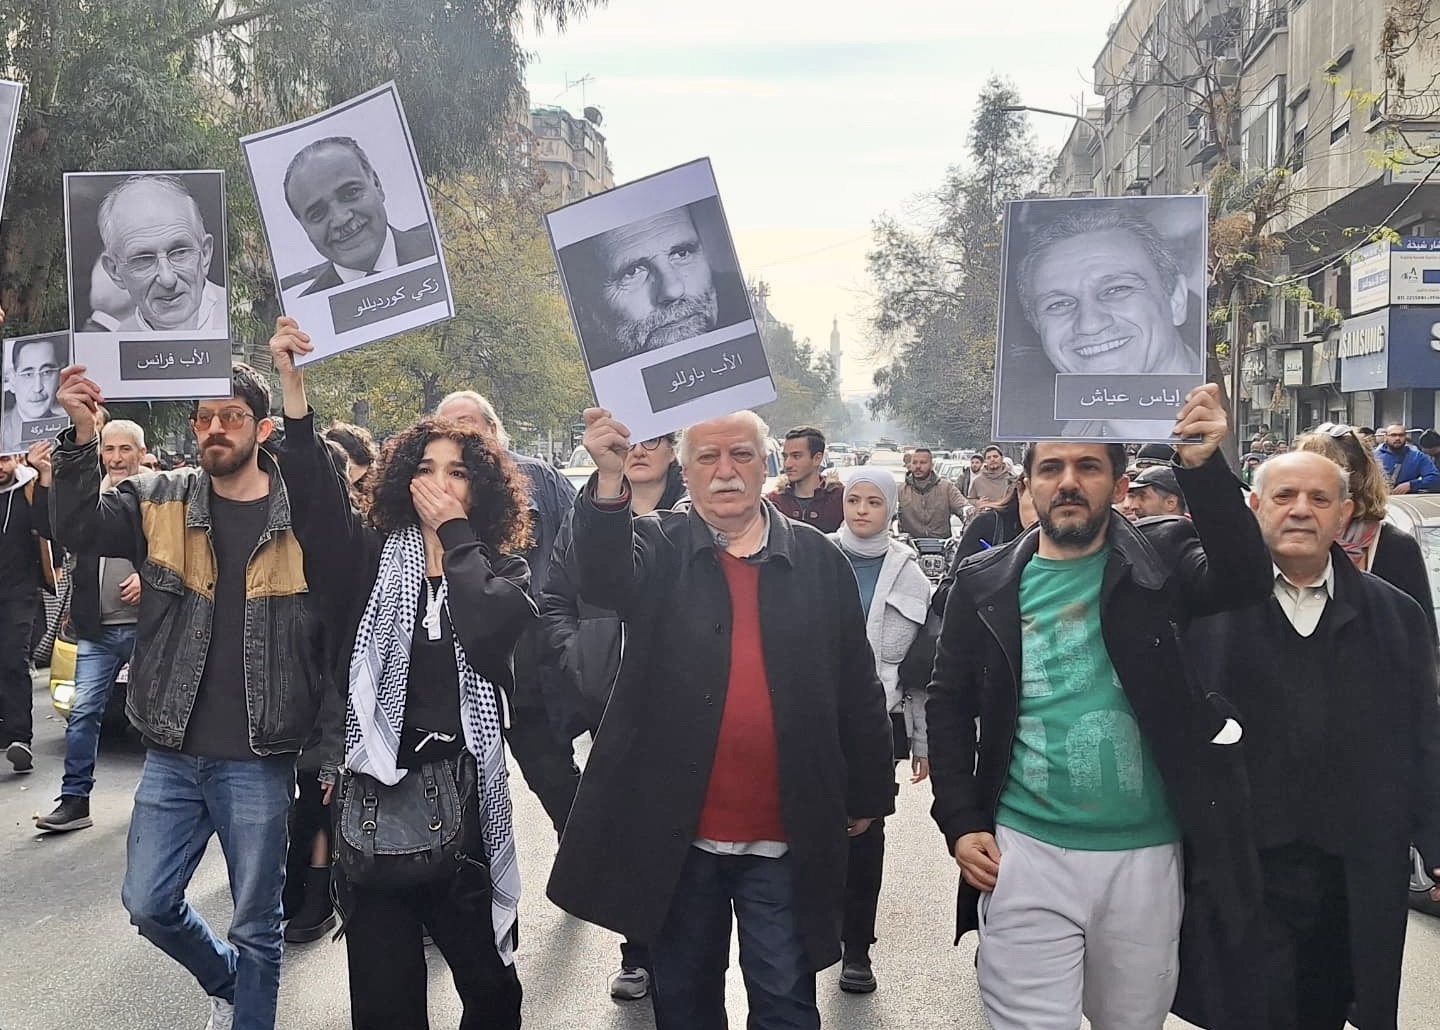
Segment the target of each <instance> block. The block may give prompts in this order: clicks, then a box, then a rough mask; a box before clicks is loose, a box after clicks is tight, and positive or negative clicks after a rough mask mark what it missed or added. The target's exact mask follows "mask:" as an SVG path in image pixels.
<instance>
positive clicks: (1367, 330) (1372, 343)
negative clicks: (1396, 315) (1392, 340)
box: [1336, 319, 1385, 358]
mask: <svg viewBox="0 0 1440 1030" xmlns="http://www.w3.org/2000/svg"><path fill="white" fill-rule="evenodd" d="M1351 321H1354V320H1353V319H1352V320H1351ZM1336 347H1337V349H1338V351H1339V356H1340V357H1342V358H1363V357H1364V356H1365V355H1367V354H1379V353H1380V352H1381V351H1383V350H1384V349H1385V323H1384V322H1380V323H1378V324H1376V325H1365V326H1356V327H1355V328H1353V329H1352V328H1350V322H1346V323H1345V325H1344V326H1342V327H1341V329H1340V341H1339V343H1338V344H1337V345H1336Z"/></svg>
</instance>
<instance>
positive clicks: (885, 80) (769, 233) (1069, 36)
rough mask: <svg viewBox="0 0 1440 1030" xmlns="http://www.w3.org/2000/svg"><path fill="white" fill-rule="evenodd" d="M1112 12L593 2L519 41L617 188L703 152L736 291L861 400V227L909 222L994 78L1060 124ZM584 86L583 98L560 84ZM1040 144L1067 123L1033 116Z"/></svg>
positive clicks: (778, 2)
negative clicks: (735, 254) (563, 22)
mask: <svg viewBox="0 0 1440 1030" xmlns="http://www.w3.org/2000/svg"><path fill="white" fill-rule="evenodd" d="M1121 8H1122V5H1120V4H1118V3H1117V2H1116V0H1029V2H1027V3H1023V4H1021V3H1015V4H1006V3H999V4H997V3H994V2H985V3H981V2H978V0H886V2H875V0H867V2H865V3H860V2H858V0H728V2H726V3H687V2H676V0H666V2H663V3H662V2H658V0H611V2H610V5H609V6H608V7H604V8H599V9H597V10H596V11H594V12H593V13H592V14H591V15H590V16H589V17H588V18H587V19H585V20H581V21H576V22H575V23H573V24H572V25H571V26H570V28H569V29H568V30H567V32H566V33H565V34H564V35H563V36H557V35H555V34H554V33H553V32H547V33H545V34H543V35H540V36H531V37H529V46H530V48H531V50H532V60H531V64H530V67H529V71H528V73H527V81H528V85H529V88H530V96H531V102H532V103H533V104H559V105H562V106H564V107H567V108H568V109H569V110H570V111H571V112H572V113H574V114H577V115H578V114H579V113H580V111H581V108H582V107H584V106H585V105H586V104H590V105H593V106H595V107H598V108H600V110H601V111H602V112H603V113H604V125H603V126H602V128H601V131H602V132H603V133H604V134H605V136H606V140H607V144H608V146H609V149H610V158H611V163H612V165H613V167H614V169H615V180H616V182H617V183H623V182H628V181H629V180H631V179H636V178H639V177H641V176H644V175H648V174H650V173H651V172H656V171H659V170H661V169H664V168H668V167H671V166H672V165H677V164H681V163H683V162H685V161H690V160H693V159H694V158H697V157H704V156H708V157H710V158H711V160H712V161H713V162H714V165H715V175H716V178H717V180H718V181H719V184H720V195H721V198H722V199H723V201H724V204H725V209H726V215H727V217H728V218H729V221H730V225H731V228H732V229H733V231H734V233H735V237H736V244H737V247H738V249H739V255H740V263H741V266H742V268H743V269H744V271H745V274H746V276H747V277H749V278H752V279H755V278H759V279H763V280H765V281H766V282H768V283H769V284H770V286H771V302H770V306H771V310H772V311H773V312H774V313H775V314H776V315H777V317H779V318H780V319H781V320H782V321H785V322H789V323H790V324H791V325H793V326H794V328H795V333H796V335H797V336H799V337H801V338H804V337H809V338H810V340H811V342H812V343H814V344H815V345H816V346H817V347H819V348H820V349H825V348H828V346H829V339H830V327H831V318H832V317H837V318H838V319H839V321H840V333H841V337H842V340H843V346H844V354H845V360H844V365H843V373H844V378H843V383H842V386H843V388H844V389H845V390H846V391H847V392H849V391H860V390H868V389H870V388H871V382H870V374H871V371H872V369H873V363H872V362H871V361H870V354H869V340H868V338H867V334H866V331H865V320H866V315H867V310H868V307H869V297H868V284H867V282H866V276H865V264H864V260H865V251H866V249H867V246H868V244H869V239H870V237H869V227H870V223H871V221H872V219H874V218H875V217H876V216H877V215H880V214H882V213H885V212H890V213H893V214H896V215H899V216H901V217H902V218H903V217H904V216H905V215H906V213H907V211H912V210H913V207H914V198H915V197H916V196H917V195H918V194H920V193H922V192H924V191H926V190H929V189H933V188H934V187H935V186H936V185H938V184H939V183H940V181H941V179H942V177H943V175H944V172H945V168H946V166H947V165H949V164H952V163H955V162H956V161H959V160H961V159H962V158H963V156H964V144H965V134H966V131H967V129H968V127H969V124H970V120H971V116H972V112H973V108H974V103H975V98H976V95H977V94H978V93H979V91H980V88H981V86H982V85H983V84H984V82H985V80H986V79H987V78H988V77H989V76H990V75H992V74H999V75H1002V76H1005V77H1008V78H1009V79H1011V80H1012V81H1013V82H1014V84H1015V85H1016V87H1017V88H1018V90H1019V91H1020V95H1021V96H1022V98H1023V100H1024V102H1025V103H1027V104H1033V105H1035V106H1038V107H1051V108H1058V109H1060V110H1065V111H1070V110H1074V111H1078V110H1079V104H1080V101H1081V97H1082V95H1085V94H1086V93H1087V84H1088V82H1089V79H1090V69H1091V66H1092V64H1093V62H1094V59H1095V57H1096V56H1097V54H1098V53H1099V51H1100V48H1101V46H1102V45H1103V44H1104V42H1105V35H1106V31H1107V29H1108V27H1109V24H1110V22H1111V20H1112V19H1113V18H1114V17H1115V15H1116V14H1117V13H1118V11H1119V10H1121ZM585 76H589V77H591V78H592V79H593V81H591V82H588V83H585V84H584V85H573V86H569V87H568V88H567V83H569V82H574V81H575V80H579V79H581V78H582V77H585ZM1032 125H1033V127H1034V129H1035V131H1036V135H1037V136H1038V138H1039V140H1040V142H1041V144H1042V146H1045V147H1048V148H1050V149H1052V150H1053V149H1055V148H1058V147H1059V145H1060V144H1061V143H1062V142H1064V139H1065V136H1066V135H1067V133H1068V132H1069V131H1070V128H1071V123H1070V122H1068V121H1066V120H1065V119H1061V118H1053V117H1043V116H1032Z"/></svg>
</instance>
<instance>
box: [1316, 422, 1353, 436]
mask: <svg viewBox="0 0 1440 1030" xmlns="http://www.w3.org/2000/svg"><path fill="white" fill-rule="evenodd" d="M1311 431H1312V432H1315V433H1324V434H1325V435H1326V436H1328V437H1331V438H1332V439H1335V440H1343V439H1344V438H1345V437H1347V436H1355V435H1356V434H1357V433H1359V430H1358V429H1356V428H1355V427H1354V426H1347V425H1342V424H1338V423H1335V422H1321V423H1320V424H1319V425H1318V426H1316V427H1315V428H1314V429H1313V430H1311Z"/></svg>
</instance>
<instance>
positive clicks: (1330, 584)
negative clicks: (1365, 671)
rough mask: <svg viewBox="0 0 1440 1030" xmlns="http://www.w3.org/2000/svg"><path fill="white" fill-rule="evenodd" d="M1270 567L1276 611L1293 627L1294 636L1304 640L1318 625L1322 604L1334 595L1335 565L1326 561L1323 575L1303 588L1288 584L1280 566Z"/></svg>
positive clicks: (1323, 607) (1323, 609)
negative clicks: (1272, 576) (1278, 607)
mask: <svg viewBox="0 0 1440 1030" xmlns="http://www.w3.org/2000/svg"><path fill="white" fill-rule="evenodd" d="M1271 568H1272V569H1274V571H1275V600H1277V601H1279V602H1280V610H1281V611H1282V612H1284V613H1285V617H1286V618H1287V619H1289V620H1290V625H1292V626H1294V627H1295V632H1296V633H1299V634H1300V635H1301V636H1302V637H1308V636H1309V635H1310V634H1312V633H1314V632H1315V627H1316V626H1318V625H1319V624H1320V616H1321V615H1323V614H1325V605H1326V604H1328V603H1329V601H1330V598H1332V597H1334V596H1335V563H1334V562H1333V561H1327V562H1326V563H1325V574H1324V575H1323V576H1321V577H1320V579H1319V580H1317V581H1316V582H1314V583H1310V584H1307V585H1305V586H1298V585H1296V584H1294V583H1292V582H1290V580H1289V579H1287V578H1286V577H1285V573H1283V572H1281V571H1280V566H1278V565H1275V564H1273V563H1272V564H1271Z"/></svg>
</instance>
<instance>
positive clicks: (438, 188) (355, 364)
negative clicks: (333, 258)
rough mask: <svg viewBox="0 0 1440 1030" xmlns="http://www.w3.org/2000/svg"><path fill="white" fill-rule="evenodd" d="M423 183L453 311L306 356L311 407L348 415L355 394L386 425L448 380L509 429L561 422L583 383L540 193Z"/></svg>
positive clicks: (474, 181)
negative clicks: (484, 401) (493, 409)
mask: <svg viewBox="0 0 1440 1030" xmlns="http://www.w3.org/2000/svg"><path fill="white" fill-rule="evenodd" d="M431 191H432V195H433V197H434V200H435V206H436V215H437V218H438V219H439V221H440V228H441V234H442V235H443V237H444V239H445V254H446V260H447V262H448V264H449V267H450V276H451V285H452V287H453V289H454V291H455V302H456V311H457V314H456V317H455V318H453V319H451V320H449V321H447V322H441V323H440V324H438V325H435V326H431V327H430V328H428V329H423V330H419V331H416V332H411V333H405V334H404V335H402V336H400V337H397V338H396V339H395V340H391V341H386V342H384V343H381V344H377V345H374V346H370V347H361V348H358V349H356V350H353V351H349V352H346V353H344V354H341V355H338V356H336V357H333V358H330V359H327V360H326V361H324V362H321V363H319V364H317V365H315V366H314V367H313V371H312V372H311V374H310V375H309V377H308V379H309V381H310V383H311V384H312V392H313V393H314V395H315V398H316V401H315V403H316V408H317V410H319V411H321V412H322V413H324V414H326V415H328V416H331V417H339V418H346V419H349V418H352V417H354V411H355V405H356V404H357V403H359V404H361V405H362V407H361V409H360V410H361V411H366V412H368V415H367V416H366V420H367V421H368V422H369V424H370V426H371V428H372V429H373V430H374V431H376V432H379V433H382V434H385V433H390V432H393V431H395V430H396V429H399V428H401V427H402V426H404V425H407V424H409V423H410V422H413V421H414V420H415V419H416V418H417V417H419V416H420V415H422V414H424V413H426V412H429V411H432V410H434V408H435V406H436V405H437V404H438V403H439V402H440V399H441V398H442V397H444V396H445V394H447V393H449V392H451V391H452V390H459V389H473V390H479V391H480V392H482V393H484V394H486V395H487V396H489V397H491V398H493V400H494V401H495V404H496V406H497V407H498V408H499V409H500V413H501V417H502V418H504V420H505V421H506V423H507V424H510V425H511V426H512V427H514V428H519V427H526V426H528V427H531V428H532V429H534V430H536V431H540V432H543V431H544V430H545V429H553V428H558V427H559V426H561V425H563V424H568V423H569V422H570V421H572V420H573V416H574V415H575V413H576V412H579V411H580V410H581V409H582V408H584V407H585V405H586V404H587V403H588V400H589V397H590V391H589V385H588V382H587V380H586V376H585V369H584V366H583V365H582V364H581V362H580V348H579V346H578V345H577V343H576V342H575V334H574V330H573V329H572V327H571V324H570V319H569V316H568V315H567V313H566V309H565V303H564V299H563V297H562V296H561V294H560V289H559V281H558V276H557V275H556V272H555V262H554V259H553V257H552V256H551V253H550V246H549V242H548V240H547V238H546V235H545V232H544V229H543V222H542V221H541V214H540V197H539V193H538V191H537V190H536V189H533V188H532V189H525V190H517V189H514V188H511V186H510V185H506V184H501V183H499V182H497V180H495V179H488V178H484V177H480V176H464V177H460V178H457V179H453V180H450V181H446V182H433V183H432V184H431Z"/></svg>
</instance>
